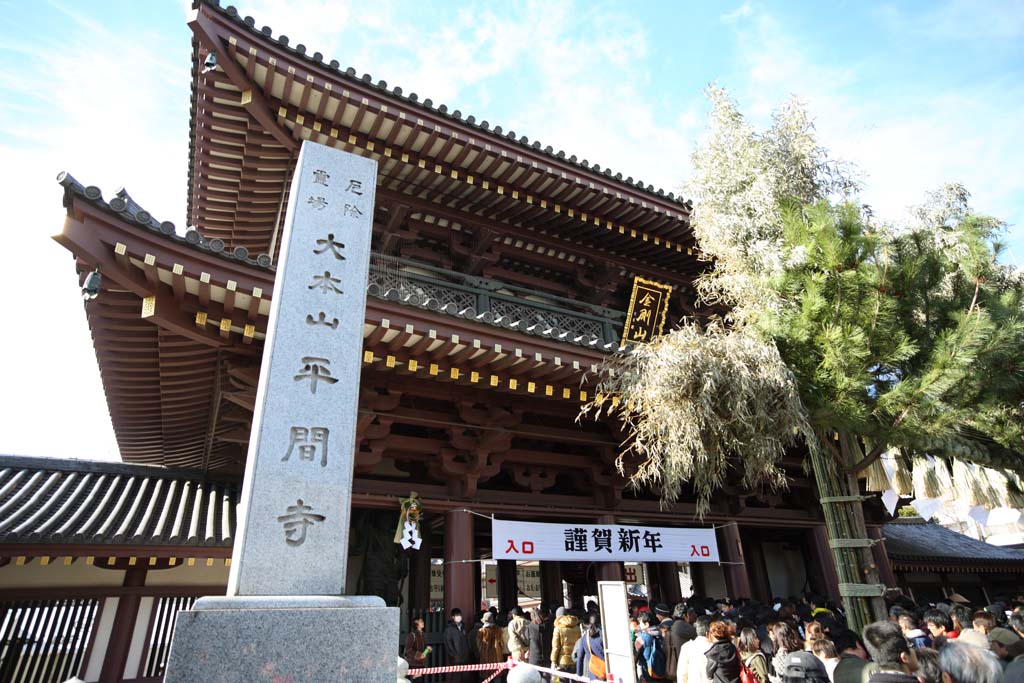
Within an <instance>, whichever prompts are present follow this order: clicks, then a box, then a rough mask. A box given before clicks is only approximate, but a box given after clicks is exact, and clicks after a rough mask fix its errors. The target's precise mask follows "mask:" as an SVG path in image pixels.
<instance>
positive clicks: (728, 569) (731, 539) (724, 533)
mask: <svg viewBox="0 0 1024 683" xmlns="http://www.w3.org/2000/svg"><path fill="white" fill-rule="evenodd" d="M718 555H719V557H720V558H721V559H722V563H723V565H722V566H723V568H724V569H725V587H726V590H728V591H729V597H730V598H732V599H733V600H736V599H738V598H749V597H750V596H751V594H752V591H751V590H750V576H749V575H748V574H747V561H746V558H745V557H744V556H743V543H742V542H741V541H740V527H739V525H738V524H726V525H725V526H722V527H719V528H718Z"/></svg>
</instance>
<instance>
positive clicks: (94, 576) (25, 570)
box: [0, 558, 124, 588]
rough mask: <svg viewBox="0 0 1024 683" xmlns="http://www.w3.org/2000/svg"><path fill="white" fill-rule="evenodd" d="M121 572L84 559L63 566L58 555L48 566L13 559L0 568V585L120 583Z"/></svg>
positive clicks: (33, 586) (45, 586)
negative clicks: (18, 563) (92, 563)
mask: <svg viewBox="0 0 1024 683" xmlns="http://www.w3.org/2000/svg"><path fill="white" fill-rule="evenodd" d="M123 583H124V572H123V571H121V570H120V569H101V568H100V567H97V566H95V565H88V564H86V563H85V559H84V558H78V559H77V560H76V561H75V562H74V563H72V564H70V565H65V564H64V560H63V559H61V558H58V559H57V560H56V561H54V562H51V563H50V564H48V565H45V566H44V565H42V564H40V563H39V560H33V561H31V562H27V563H25V564H23V565H20V566H19V565H17V564H15V563H14V562H11V563H10V564H8V565H6V566H3V567H0V588H47V587H50V586H120V585H122V584H123Z"/></svg>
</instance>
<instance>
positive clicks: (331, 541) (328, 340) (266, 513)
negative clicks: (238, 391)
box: [228, 141, 377, 596]
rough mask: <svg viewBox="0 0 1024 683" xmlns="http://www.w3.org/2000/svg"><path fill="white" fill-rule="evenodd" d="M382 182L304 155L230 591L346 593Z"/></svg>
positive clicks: (360, 162)
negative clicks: (358, 423) (376, 200)
mask: <svg viewBox="0 0 1024 683" xmlns="http://www.w3.org/2000/svg"><path fill="white" fill-rule="evenodd" d="M376 175H377V163H376V162H375V161H373V160H371V159H366V158H364V157H361V156H357V155H355V154H349V153H347V152H342V151H340V150H336V149H333V148H330V147H325V146H323V145H319V144H316V143H311V142H308V141H307V142H304V143H303V145H302V150H301V152H300V153H299V159H298V165H297V167H296V169H295V175H294V176H293V179H292V185H291V191H290V194H289V198H288V210H287V213H286V214H285V220H284V225H283V228H282V232H281V252H280V258H279V259H278V263H277V273H276V276H275V280H274V296H273V299H272V302H271V308H270V320H269V324H268V328H267V338H266V343H265V346H264V350H263V364H262V368H261V370H260V382H259V388H258V391H257V394H256V409H255V414H254V416H253V427H252V437H251V439H250V441H249V455H248V461H247V463H246V470H245V482H244V484H243V488H242V500H241V503H240V504H239V519H238V530H237V533H236V538H235V549H234V555H233V562H232V566H231V577H230V580H229V583H228V595H237V596H247V595H248V596H258V595H341V594H343V593H344V592H345V576H346V571H345V569H346V566H345V563H346V558H347V557H348V531H349V516H350V512H351V494H352V472H353V465H354V457H355V454H354V449H355V428H356V411H357V408H358V401H359V373H360V368H361V365H362V349H363V321H364V317H365V310H366V281H367V276H368V271H369V263H370V238H371V231H372V222H373V208H374V205H373V202H374V190H375V188H376Z"/></svg>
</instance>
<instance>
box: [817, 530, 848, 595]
mask: <svg viewBox="0 0 1024 683" xmlns="http://www.w3.org/2000/svg"><path fill="white" fill-rule="evenodd" d="M810 535H811V554H812V555H813V557H814V559H815V560H816V561H817V563H818V567H820V568H821V575H822V579H823V580H824V581H825V592H826V593H828V597H830V598H831V599H832V600H833V601H835V603H836V604H839V603H840V602H841V601H842V597H841V596H840V595H839V573H838V572H837V571H836V558H835V556H834V555H833V554H832V548H831V547H829V544H828V531H826V530H825V526H824V525H819V526H816V527H812V528H811V534H810Z"/></svg>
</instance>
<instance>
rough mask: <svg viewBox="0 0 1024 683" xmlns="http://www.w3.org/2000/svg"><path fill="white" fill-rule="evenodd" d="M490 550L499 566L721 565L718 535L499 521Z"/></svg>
mask: <svg viewBox="0 0 1024 683" xmlns="http://www.w3.org/2000/svg"><path fill="white" fill-rule="evenodd" d="M491 545H492V548H491V549H492V552H493V557H494V559H496V560H566V561H572V560H582V561H585V562H621V561H629V562H718V542H717V541H716V539H715V530H714V529H674V528H671V527H647V526H620V525H618V524H540V523H535V522H509V521H505V520H500V519H496V520H494V522H493V523H492V526H491Z"/></svg>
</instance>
